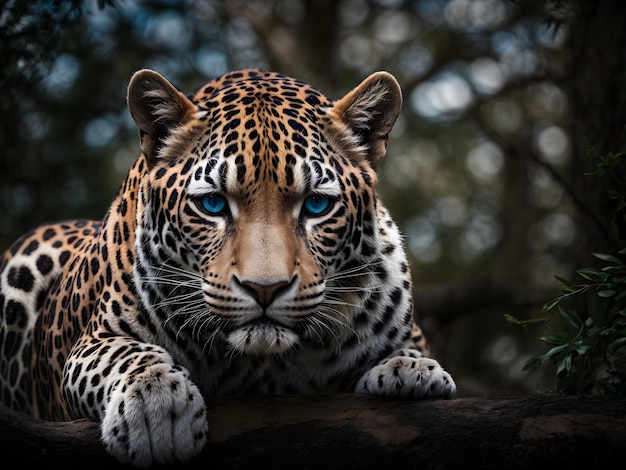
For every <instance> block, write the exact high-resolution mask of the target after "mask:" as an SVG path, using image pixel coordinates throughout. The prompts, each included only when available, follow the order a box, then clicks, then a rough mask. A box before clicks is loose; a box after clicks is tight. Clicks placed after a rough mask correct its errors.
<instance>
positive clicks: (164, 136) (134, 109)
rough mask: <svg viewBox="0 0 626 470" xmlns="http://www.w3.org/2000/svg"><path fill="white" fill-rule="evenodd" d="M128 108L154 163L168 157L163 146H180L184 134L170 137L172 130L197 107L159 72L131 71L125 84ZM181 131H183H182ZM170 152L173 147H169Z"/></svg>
mask: <svg viewBox="0 0 626 470" xmlns="http://www.w3.org/2000/svg"><path fill="white" fill-rule="evenodd" d="M127 100H128V109H129V110H130V114H131V116H132V117H133V119H134V120H135V123H136V124H137V127H139V138H140V142H141V149H142V151H143V153H144V155H145V156H146V159H147V160H148V164H149V165H153V164H154V163H155V162H156V160H157V158H165V159H167V158H168V157H169V156H168V155H163V154H162V152H160V150H161V149H162V148H163V147H164V146H166V145H167V146H168V147H169V146H173V147H176V146H177V145H176V144H177V143H178V144H179V145H182V144H183V142H184V136H183V135H180V136H178V138H177V139H175V138H173V134H175V132H174V131H176V134H179V133H180V132H179V130H182V128H184V127H185V125H186V124H188V123H189V122H191V121H192V120H193V119H194V118H195V117H196V115H197V112H198V108H197V107H196V105H194V104H193V103H192V102H191V100H189V98H187V97H186V96H185V95H184V94H183V93H181V92H180V91H178V90H177V89H176V87H174V85H172V84H171V83H170V82H169V81H168V80H167V79H165V78H164V77H163V76H162V75H160V74H159V73H157V72H154V71H153V70H140V71H138V72H136V73H135V74H133V76H132V78H131V80H130V83H129V85H128V97H127ZM183 134H184V133H183ZM172 150H173V152H170V154H171V155H175V153H176V150H175V149H172Z"/></svg>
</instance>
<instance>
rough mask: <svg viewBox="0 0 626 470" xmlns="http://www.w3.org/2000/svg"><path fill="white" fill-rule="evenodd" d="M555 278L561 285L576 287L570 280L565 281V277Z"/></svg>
mask: <svg viewBox="0 0 626 470" xmlns="http://www.w3.org/2000/svg"><path fill="white" fill-rule="evenodd" d="M554 278H555V279H556V280H557V281H559V282H560V283H561V284H563V285H565V286H570V287H573V286H574V284H572V282H571V281H569V280H567V279H565V278H564V277H561V276H556V275H555V276H554Z"/></svg>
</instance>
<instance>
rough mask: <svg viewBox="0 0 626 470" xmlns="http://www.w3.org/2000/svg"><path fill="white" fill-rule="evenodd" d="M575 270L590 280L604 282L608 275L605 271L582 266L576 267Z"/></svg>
mask: <svg viewBox="0 0 626 470" xmlns="http://www.w3.org/2000/svg"><path fill="white" fill-rule="evenodd" d="M576 272H577V273H578V274H579V275H580V276H582V277H584V278H585V279H587V280H589V281H592V282H598V283H601V282H604V281H606V279H607V277H609V275H608V274H607V273H603V272H602V271H598V270H597V269H595V268H582V269H577V270H576Z"/></svg>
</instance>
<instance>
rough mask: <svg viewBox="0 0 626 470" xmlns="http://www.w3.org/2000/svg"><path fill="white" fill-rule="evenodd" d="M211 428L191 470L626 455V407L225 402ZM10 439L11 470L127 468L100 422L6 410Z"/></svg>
mask: <svg viewBox="0 0 626 470" xmlns="http://www.w3.org/2000/svg"><path fill="white" fill-rule="evenodd" d="M208 417H209V423H210V428H211V430H210V443H209V445H208V446H207V448H206V449H205V451H204V452H203V453H202V454H201V455H200V456H199V457H197V458H196V459H194V460H193V461H191V462H188V463H187V464H185V465H184V466H182V467H184V468H202V469H206V468H211V469H230V470H232V469H239V468H255V469H258V468H272V469H275V470H280V469H292V468H302V469H307V468H324V469H342V470H343V469H347V468H391V467H393V468H438V469H458V468H464V469H492V468H493V469H502V468H531V467H534V466H536V465H537V464H538V463H540V464H541V467H550V466H553V467H555V468H557V467H558V468H585V469H587V470H589V469H593V468H609V465H612V464H613V462H618V461H619V459H621V458H622V457H623V455H624V451H626V398H605V397H597V396H574V397H557V396H520V397H510V398H460V399H454V400H425V401H405V400H384V399H377V398H373V397H368V396H363V395H338V396H308V397H305V396H284V397H258V398H241V397H240V398H221V399H219V400H215V401H214V402H213V403H212V404H211V406H210V409H209V413H208ZM0 432H1V435H2V436H3V438H2V439H1V440H0V450H1V451H2V454H3V457H4V459H5V461H11V459H12V458H15V459H19V460H18V461H19V462H20V465H22V466H24V467H29V466H30V465H35V464H42V463H45V465H47V466H50V467H54V468H78V467H80V468H85V467H86V468H89V469H90V470H95V469H98V468H107V469H115V468H126V467H125V466H122V465H120V464H118V463H117V462H115V461H114V460H113V459H112V458H111V457H109V456H108V455H107V454H106V453H105V451H104V449H103V447H102V445H101V444H100V442H99V437H98V434H99V432H98V426H97V424H96V423H95V422H92V421H88V420H79V421H74V422H70V423H46V422H41V421H35V420H32V419H31V418H28V417H26V416H24V415H20V414H18V413H15V412H13V411H11V410H9V409H7V408H6V407H4V406H3V405H2V406H0ZM176 468H179V466H177V467H176Z"/></svg>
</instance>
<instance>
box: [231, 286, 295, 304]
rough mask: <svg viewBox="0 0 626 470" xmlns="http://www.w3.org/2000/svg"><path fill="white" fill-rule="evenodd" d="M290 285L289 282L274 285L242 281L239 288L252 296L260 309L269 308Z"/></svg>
mask: <svg viewBox="0 0 626 470" xmlns="http://www.w3.org/2000/svg"><path fill="white" fill-rule="evenodd" d="M290 285H291V283H290V282H287V281H280V282H277V283H275V284H270V285H266V284H257V283H256V282H252V281H242V282H241V286H242V287H243V288H244V289H245V290H246V291H247V292H248V293H249V294H250V295H251V296H252V297H254V300H256V302H257V303H258V304H259V306H260V307H261V308H267V307H269V306H270V305H271V304H272V302H274V299H275V298H276V297H277V296H278V295H279V294H280V293H281V292H282V291H284V290H285V289H287V288H288V287H289V286H290Z"/></svg>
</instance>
